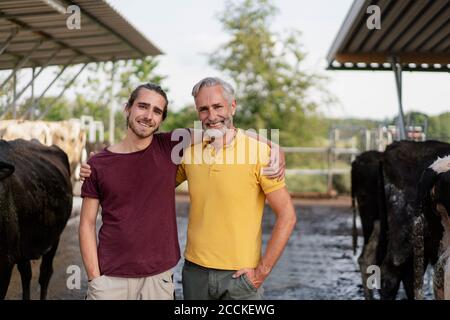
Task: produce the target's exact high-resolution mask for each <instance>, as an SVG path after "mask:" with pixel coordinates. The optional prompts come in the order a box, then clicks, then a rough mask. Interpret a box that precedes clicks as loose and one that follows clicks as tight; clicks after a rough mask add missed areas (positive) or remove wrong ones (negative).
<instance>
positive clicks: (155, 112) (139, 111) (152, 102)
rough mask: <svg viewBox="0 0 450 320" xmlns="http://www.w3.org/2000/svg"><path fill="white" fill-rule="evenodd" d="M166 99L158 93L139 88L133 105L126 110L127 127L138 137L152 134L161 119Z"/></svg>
mask: <svg viewBox="0 0 450 320" xmlns="http://www.w3.org/2000/svg"><path fill="white" fill-rule="evenodd" d="M165 104H166V101H165V99H164V97H163V96H161V95H160V94H159V93H157V92H155V91H153V90H148V89H141V90H139V94H138V96H137V98H136V100H134V102H133V105H132V106H131V107H130V108H129V109H128V110H127V119H128V127H129V128H130V129H131V131H132V132H133V133H134V134H135V135H136V136H138V137H139V138H142V139H145V138H148V137H150V136H151V135H152V134H154V133H155V132H156V131H157V130H158V129H159V126H160V125H161V122H162V121H163V112H164V108H165Z"/></svg>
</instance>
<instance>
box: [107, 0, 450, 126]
mask: <svg viewBox="0 0 450 320" xmlns="http://www.w3.org/2000/svg"><path fill="white" fill-rule="evenodd" d="M108 2H109V3H110V4H111V5H112V6H113V7H114V8H116V9H117V10H118V11H119V12H120V13H121V14H122V15H123V16H124V17H125V18H126V19H128V20H129V21H130V22H131V23H132V24H133V25H134V26H135V27H136V28H137V29H138V30H139V31H141V32H142V33H143V34H144V35H145V36H146V37H147V38H148V39H150V40H151V41H152V42H153V43H154V44H156V45H157V46H158V47H159V48H160V49H161V50H162V51H163V52H164V55H163V56H160V68H159V69H158V71H159V72H160V73H162V74H166V75H167V76H168V79H167V85H168V87H169V89H170V93H169V96H170V97H171V100H172V103H171V105H173V106H174V107H175V108H178V107H180V106H183V105H185V104H188V103H192V97H191V96H190V90H191V88H192V86H193V85H194V84H195V83H196V82H197V81H198V80H200V79H201V78H203V77H206V76H210V75H217V76H223V74H221V73H220V72H218V71H217V70H215V69H213V68H211V67H210V66H209V65H208V55H207V54H208V53H210V52H213V51H214V50H215V49H216V48H217V47H219V46H220V45H221V44H223V43H224V42H226V41H227V39H228V37H229V36H228V35H227V34H226V33H225V32H224V31H223V29H222V26H221V24H220V22H219V21H218V18H217V14H218V12H221V11H223V10H224V8H225V1H224V0H213V1H212V0H189V1H184V0H165V1H151V0H145V1H144V0H126V1H125V0H108ZM352 2H353V0H315V1H310V0H274V1H273V3H274V4H275V6H276V7H278V9H279V11H278V15H277V16H276V17H275V18H274V21H273V30H274V31H277V32H282V31H283V30H287V29H297V30H300V31H301V32H302V38H301V42H302V43H303V45H304V49H305V51H306V52H307V53H308V56H307V59H306V61H305V68H306V69H307V70H309V71H314V72H317V73H320V74H323V75H325V76H327V77H328V78H329V79H330V81H329V83H328V86H327V88H328V90H329V91H330V92H331V93H332V94H333V95H334V96H336V97H337V99H338V102H337V103H336V104H334V105H332V106H328V107H327V108H323V110H322V111H323V112H324V113H325V114H327V115H330V116H336V117H358V118H373V119H385V118H386V117H392V116H394V115H396V114H397V112H398V103H397V93H396V87H395V80H394V74H393V72H366V71H327V70H325V68H326V66H327V63H326V55H327V53H328V50H329V48H330V46H331V44H332V42H333V40H334V38H335V37H336V34H337V32H338V31H339V28H340V26H341V24H342V22H343V21H344V19H345V16H346V14H347V12H348V11H349V9H350V7H351V4H352ZM381 23H383V22H382V21H381ZM403 97H404V110H405V112H408V111H411V110H417V111H422V112H426V113H428V114H432V115H434V114H439V113H441V112H446V111H450V74H448V73H428V72H427V73H419V72H415V73H411V72H404V76H403ZM237 98H239V97H237Z"/></svg>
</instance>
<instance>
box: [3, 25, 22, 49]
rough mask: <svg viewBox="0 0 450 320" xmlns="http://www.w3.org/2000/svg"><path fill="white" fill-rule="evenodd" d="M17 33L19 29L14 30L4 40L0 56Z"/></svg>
mask: <svg viewBox="0 0 450 320" xmlns="http://www.w3.org/2000/svg"><path fill="white" fill-rule="evenodd" d="M18 33H19V28H14V29H13V31H12V32H11V34H10V35H9V37H8V38H7V39H6V41H5V43H3V45H2V46H1V47H0V55H1V54H2V53H3V51H5V49H6V48H8V46H9V44H10V43H11V41H12V40H13V39H14V37H15V36H16V35H17V34H18Z"/></svg>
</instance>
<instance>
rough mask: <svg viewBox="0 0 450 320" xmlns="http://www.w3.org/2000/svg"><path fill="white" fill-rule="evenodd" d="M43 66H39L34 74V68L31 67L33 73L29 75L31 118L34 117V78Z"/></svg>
mask: <svg viewBox="0 0 450 320" xmlns="http://www.w3.org/2000/svg"><path fill="white" fill-rule="evenodd" d="M44 68H45V67H41V69H40V70H39V72H38V73H37V75H36V68H35V67H33V73H32V75H31V116H30V119H31V120H33V118H34V79H36V77H37V76H39V74H40V73H41V72H42V70H44Z"/></svg>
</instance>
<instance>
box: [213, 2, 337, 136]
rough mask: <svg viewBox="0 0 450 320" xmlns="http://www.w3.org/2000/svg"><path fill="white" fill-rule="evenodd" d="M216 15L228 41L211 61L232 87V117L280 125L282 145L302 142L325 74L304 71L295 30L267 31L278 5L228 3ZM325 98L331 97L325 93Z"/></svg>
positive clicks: (312, 131)
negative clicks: (234, 98)
mask: <svg viewBox="0 0 450 320" xmlns="http://www.w3.org/2000/svg"><path fill="white" fill-rule="evenodd" d="M225 7H226V10H224V11H223V12H222V13H220V14H219V19H220V21H221V23H222V24H223V28H224V29H225V32H227V33H228V34H229V35H230V39H229V41H227V42H226V43H224V44H223V45H222V46H220V47H219V48H218V49H217V51H215V52H214V53H213V55H212V56H211V58H210V63H211V64H212V65H213V66H214V67H216V68H217V69H219V70H220V71H222V72H223V73H224V74H226V75H227V76H228V77H230V78H231V79H232V80H233V81H234V83H235V85H236V96H237V101H238V107H240V109H239V110H238V112H237V113H236V118H235V121H236V123H237V125H239V126H242V127H244V128H255V129H259V128H270V129H275V128H278V129H280V141H281V143H282V144H283V145H303V144H309V143H311V142H312V140H313V139H314V137H315V135H316V129H318V128H317V126H316V125H317V123H318V117H317V114H316V110H317V103H316V102H314V101H313V100H311V99H309V96H310V95H309V92H310V91H311V90H318V91H320V92H322V90H323V87H322V83H323V80H324V78H322V77H319V76H317V75H314V74H308V73H307V72H305V71H304V70H303V65H302V61H303V60H304V58H305V53H304V51H303V50H302V46H301V44H300V42H299V36H300V33H299V32H298V31H295V30H291V31H289V32H287V33H286V36H281V35H280V34H277V33H275V32H273V31H271V29H270V28H271V20H272V18H273V17H274V16H275V15H276V13H277V9H276V8H275V7H274V6H273V5H272V4H271V2H270V1H269V0H244V1H227V3H226V6H225ZM322 96H324V97H326V99H325V101H327V100H329V99H330V97H329V95H328V93H327V94H324V95H322Z"/></svg>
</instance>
